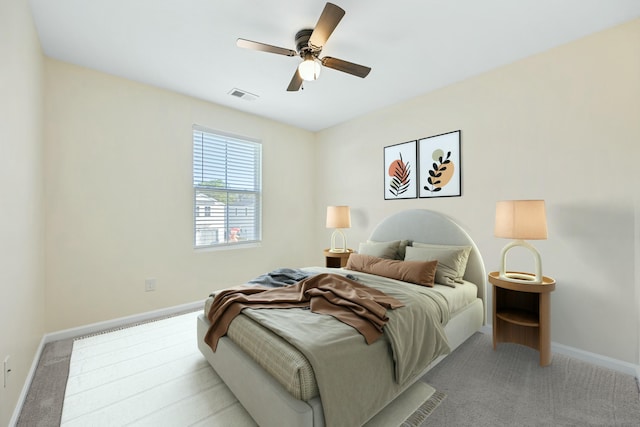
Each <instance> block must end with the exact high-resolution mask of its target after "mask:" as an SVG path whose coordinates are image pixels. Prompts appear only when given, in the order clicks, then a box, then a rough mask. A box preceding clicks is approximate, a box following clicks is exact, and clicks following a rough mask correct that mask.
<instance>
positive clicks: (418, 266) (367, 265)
mask: <svg viewBox="0 0 640 427" xmlns="http://www.w3.org/2000/svg"><path fill="white" fill-rule="evenodd" d="M437 265H438V261H435V260H434V261H402V260H399V259H384V258H378V257H374V256H371V255H362V254H351V256H350V257H349V261H347V266H346V267H345V268H347V269H348V270H354V271H361V272H363V273H370V274H375V275H378V276H382V277H388V278H390V279H396V280H402V281H403V282H409V283H414V284H416V285H422V286H430V287H431V286H433V283H434V279H435V274H436V266H437Z"/></svg>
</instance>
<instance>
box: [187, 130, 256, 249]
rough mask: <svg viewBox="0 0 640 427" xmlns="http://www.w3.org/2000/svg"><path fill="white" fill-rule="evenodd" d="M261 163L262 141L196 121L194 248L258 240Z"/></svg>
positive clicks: (194, 151)
mask: <svg viewBox="0 0 640 427" xmlns="http://www.w3.org/2000/svg"><path fill="white" fill-rule="evenodd" d="M261 164H262V145H261V144H260V143H258V142H255V141H251V140H247V139H242V138H238V137H232V136H228V135H224V134H220V133H216V132H214V131H210V130H207V129H203V128H200V127H196V126H194V128H193V202H194V203H193V206H194V211H193V214H194V215H193V217H194V229H195V233H194V246H195V247H196V248H202V247H209V246H221V245H241V244H246V243H255V242H259V241H260V238H261V231H260V223H261V221H260V219H261V202H262V197H261V196H262V194H261V191H262V189H261Z"/></svg>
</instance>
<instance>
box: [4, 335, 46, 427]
mask: <svg viewBox="0 0 640 427" xmlns="http://www.w3.org/2000/svg"><path fill="white" fill-rule="evenodd" d="M44 338H45V335H43V336H42V339H41V340H40V345H38V348H37V349H36V354H35V355H34V356H33V361H32V362H31V368H29V372H27V378H26V379H25V380H24V385H23V386H22V391H20V396H18V402H17V403H16V407H15V408H14V410H13V415H12V416H11V419H9V427H14V426H15V425H16V424H18V417H19V416H20V411H21V410H22V405H24V401H25V399H26V398H27V392H28V391H29V387H30V386H31V381H33V376H34V375H35V373H36V368H37V367H38V362H39V361H40V356H41V355H42V349H43V348H44V345H45V340H44Z"/></svg>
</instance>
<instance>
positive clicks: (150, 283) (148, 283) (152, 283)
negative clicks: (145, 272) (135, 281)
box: [144, 278, 156, 292]
mask: <svg viewBox="0 0 640 427" xmlns="http://www.w3.org/2000/svg"><path fill="white" fill-rule="evenodd" d="M144 290H145V292H153V291H155V290H156V279H153V278H151V279H145V281H144Z"/></svg>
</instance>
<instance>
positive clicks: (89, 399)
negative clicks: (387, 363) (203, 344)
mask: <svg viewBox="0 0 640 427" xmlns="http://www.w3.org/2000/svg"><path fill="white" fill-rule="evenodd" d="M197 314H198V313H197V312H194V313H188V314H184V315H180V316H175V317H172V318H168V319H163V320H158V321H155V322H150V323H145V324H141V325H138V326H135V327H131V328H123V329H119V330H116V331H112V332H108V333H104V334H99V335H95V336H90V337H86V338H83V339H78V340H76V341H75V342H74V343H73V351H72V354H71V360H70V364H69V375H68V381H67V386H66V391H65V396H64V405H63V409H62V416H61V425H62V426H66V427H73V426H88V425H91V426H127V425H136V426H144V425H149V426H165V425H167V426H169V425H171V426H238V427H242V426H254V425H256V424H255V422H254V421H253V419H252V418H251V417H250V416H249V414H248V413H247V412H246V411H245V410H244V408H243V407H242V405H240V403H239V402H238V401H237V400H236V398H235V397H234V395H233V394H232V393H231V392H230V391H229V389H228V388H227V387H226V386H225V384H224V383H223V382H222V380H221V379H220V378H219V377H218V375H216V373H215V371H214V370H213V369H212V368H211V367H210V366H209V364H208V363H207V362H206V360H205V359H204V357H203V356H202V355H201V353H200V352H199V350H198V348H197V344H196V333H195V329H196V328H195V325H196V316H197ZM443 399H444V394H442V393H439V392H436V391H435V389H434V388H433V387H431V386H429V385H428V384H425V383H422V382H418V383H416V384H415V385H414V386H412V387H411V388H410V389H409V390H407V392H406V393H405V394H403V396H402V397H401V398H400V399H398V400H397V401H396V402H394V403H393V404H392V405H389V406H388V407H387V408H385V410H383V411H382V412H381V413H380V414H378V415H377V416H376V417H375V418H374V419H372V420H371V421H370V422H369V423H368V426H369V427H382V426H384V427H387V426H399V425H401V424H402V425H403V426H405V427H408V426H417V425H420V423H422V422H423V421H424V419H426V417H427V416H428V415H429V414H430V413H431V411H433V409H435V408H436V407H437V406H438V404H439V403H440V402H441V401H442V400H443ZM403 422H404V423H405V424H403Z"/></svg>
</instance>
